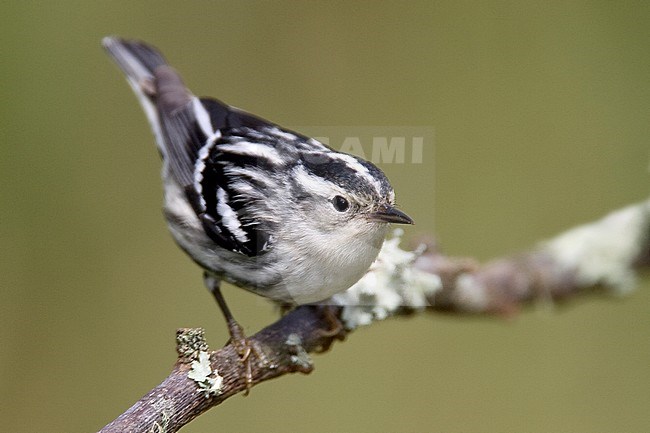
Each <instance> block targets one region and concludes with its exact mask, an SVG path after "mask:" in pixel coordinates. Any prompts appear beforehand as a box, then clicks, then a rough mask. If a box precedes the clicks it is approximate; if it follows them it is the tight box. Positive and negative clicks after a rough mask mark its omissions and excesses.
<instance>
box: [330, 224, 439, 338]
mask: <svg viewBox="0 0 650 433" xmlns="http://www.w3.org/2000/svg"><path fill="white" fill-rule="evenodd" d="M402 234H403V231H402V230H401V229H398V230H395V231H394V233H393V237H392V238H390V239H387V240H386V241H385V242H384V245H383V247H382V249H381V251H380V252H379V256H378V257H377V260H375V262H374V263H373V264H372V266H371V267H370V269H369V270H368V272H367V273H366V275H364V276H363V278H361V280H359V281H358V282H357V283H356V284H355V285H354V286H352V287H350V288H349V289H348V290H346V291H345V292H343V293H340V294H338V295H334V296H333V297H332V298H331V300H330V301H326V302H333V303H334V304H335V305H340V306H342V307H343V311H342V313H341V319H342V320H343V323H344V324H345V327H346V328H347V329H354V328H357V327H359V326H363V325H368V324H370V323H371V322H372V321H373V320H383V319H385V318H387V317H389V316H391V315H393V314H394V313H395V312H397V311H398V310H399V309H400V308H409V309H413V310H421V309H423V308H425V307H426V306H427V305H428V300H427V299H428V298H430V297H431V295H432V294H433V293H435V292H436V291H438V290H440V289H441V287H442V283H441V281H440V277H439V276H438V275H434V274H430V273H428V272H424V271H420V270H418V269H416V268H414V267H413V262H414V261H415V260H416V259H417V258H418V257H419V256H420V255H421V254H422V253H423V252H424V248H418V249H416V250H415V251H404V250H402V249H401V248H400V247H399V243H400V240H401V236H402Z"/></svg>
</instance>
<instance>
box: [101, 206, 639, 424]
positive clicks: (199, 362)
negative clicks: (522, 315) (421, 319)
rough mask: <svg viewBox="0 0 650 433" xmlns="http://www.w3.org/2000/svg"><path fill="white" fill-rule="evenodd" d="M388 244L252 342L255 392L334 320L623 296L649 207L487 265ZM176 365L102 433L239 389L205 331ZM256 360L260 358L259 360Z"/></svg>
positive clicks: (184, 333)
mask: <svg viewBox="0 0 650 433" xmlns="http://www.w3.org/2000/svg"><path fill="white" fill-rule="evenodd" d="M398 243H399V236H396V237H393V238H392V239H389V240H387V241H386V242H385V244H384V247H383V248H382V251H381V252H380V254H379V257H378V259H377V261H376V262H375V263H374V264H373V266H372V267H371V268H370V270H369V271H368V273H367V274H366V276H364V278H362V279H361V281H359V282H358V283H357V284H355V285H354V286H353V287H351V288H350V289H349V290H348V291H346V292H344V293H342V294H339V295H336V296H334V297H333V298H331V299H330V300H329V302H328V304H329V305H328V306H301V307H298V308H296V309H295V310H293V311H291V312H290V313H288V314H287V315H285V316H284V317H283V318H281V319H280V320H278V321H277V322H275V323H273V324H272V325H270V326H268V327H266V328H264V329H262V330H261V331H260V332H258V333H257V334H255V335H254V336H252V337H251V340H252V342H253V344H255V346H256V347H257V348H258V349H259V350H260V351H261V352H262V353H261V354H260V355H261V356H257V357H255V359H253V361H252V377H253V384H257V383H260V382H263V381H265V380H269V379H272V378H275V377H279V376H282V375H285V374H288V373H294V372H301V373H309V372H310V371H311V370H312V369H313V365H312V362H311V358H310V356H309V353H312V352H319V351H324V350H327V349H328V348H329V347H330V345H331V344H332V342H333V341H334V340H335V339H337V338H338V339H343V337H344V334H345V333H344V332H340V333H337V334H336V335H332V333H331V332H330V331H331V329H332V313H333V314H335V315H336V317H338V318H339V319H340V320H341V321H342V323H343V324H344V326H345V329H346V331H347V332H350V331H352V330H354V329H355V328H357V327H359V326H362V325H367V324H370V323H372V322H373V321H375V320H382V319H385V318H387V317H390V316H394V315H405V314H412V313H414V312H421V311H430V312H446V313H463V314H492V315H503V314H513V313H515V312H517V311H518V310H519V309H520V308H521V307H522V306H524V305H526V304H529V303H532V302H535V301H538V300H556V301H559V300H565V299H568V298H570V297H574V296H578V295H584V294H587V293H591V292H596V291H602V290H603V289H605V290H610V291H613V292H615V293H625V292H627V291H629V290H631V289H632V288H633V287H634V285H635V278H636V276H635V269H637V268H639V267H647V266H648V265H649V264H650V200H648V201H645V202H643V203H640V204H637V205H632V206H629V207H627V208H624V209H622V210H619V211H616V212H613V213H611V214H609V215H608V216H606V217H604V218H603V219H601V220H599V221H596V222H593V223H590V224H586V225H583V226H579V227H576V228H574V229H572V230H569V231H567V232H565V233H563V234H561V235H559V236H557V237H556V238H554V239H551V240H549V241H546V242H543V243H541V244H540V245H538V246H537V247H536V248H534V249H533V250H531V251H529V252H526V253H522V254H519V255H516V256H512V257H506V258H502V259H499V260H495V261H492V262H488V263H486V264H484V265H480V264H479V263H477V262H476V261H475V260H473V259H468V258H454V257H447V256H444V255H443V254H441V253H440V252H439V251H438V249H437V248H436V246H435V244H433V243H432V242H429V243H423V244H422V245H421V246H419V247H418V248H416V249H415V251H403V250H401V249H400V248H399V247H398ZM177 350H178V353H179V358H178V360H177V362H176V364H175V365H174V368H173V370H172V372H171V373H170V375H169V376H168V377H167V378H166V379H165V380H164V381H163V382H162V383H161V384H160V385H158V386H157V387H155V388H154V389H152V390H151V391H150V392H149V393H148V394H147V395H145V396H144V397H142V398H141V399H140V400H139V401H138V402H136V403H135V404H134V405H133V406H132V407H131V408H130V409H128V410H127V411H126V412H124V413H123V414H122V415H120V416H119V417H118V418H117V419H116V420H114V421H113V422H111V423H110V424H108V425H107V426H106V427H104V428H103V429H102V430H101V432H102V433H109V432H111V433H112V432H167V433H170V432H176V431H178V430H179V429H180V428H181V427H182V426H184V425H185V424H187V423H188V422H190V421H191V420H192V419H194V418H195V417H197V416H198V415H200V414H201V413H203V412H205V411H206V410H208V409H209V408H211V407H213V406H216V405H218V404H220V403H221V402H223V401H224V400H226V399H227V398H229V397H231V396H232V395H235V394H237V393H239V392H241V391H244V390H245V383H244V381H243V380H242V377H243V374H244V371H243V366H242V363H241V361H240V358H239V354H238V353H237V351H236V349H235V348H234V347H233V346H232V345H230V344H228V345H226V346H225V347H223V348H221V349H219V350H217V351H209V350H208V347H207V344H206V343H205V338H204V336H203V330H201V329H180V330H179V331H178V334H177ZM260 358H261V359H260Z"/></svg>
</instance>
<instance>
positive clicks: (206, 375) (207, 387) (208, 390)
mask: <svg viewBox="0 0 650 433" xmlns="http://www.w3.org/2000/svg"><path fill="white" fill-rule="evenodd" d="M187 377H188V378H190V379H192V380H193V381H194V382H196V385H197V386H198V387H199V389H198V390H197V392H202V393H203V395H204V396H205V398H210V397H213V396H215V395H219V394H220V392H221V385H222V384H223V377H221V376H220V375H219V373H218V372H217V371H216V370H214V371H213V370H212V367H211V366H210V354H209V353H208V352H203V351H202V352H199V356H198V359H197V360H195V361H192V369H191V370H190V372H189V373H187Z"/></svg>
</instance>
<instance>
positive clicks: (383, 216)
mask: <svg viewBox="0 0 650 433" xmlns="http://www.w3.org/2000/svg"><path fill="white" fill-rule="evenodd" d="M368 216H369V218H370V219H371V220H373V221H380V222H385V223H395V224H413V219H412V218H411V217H410V216H408V215H406V214H405V213H404V212H402V211H401V210H399V209H397V208H395V207H393V206H390V205H382V206H381V207H380V208H379V209H377V210H376V211H374V212H371V213H370V214H369V215H368Z"/></svg>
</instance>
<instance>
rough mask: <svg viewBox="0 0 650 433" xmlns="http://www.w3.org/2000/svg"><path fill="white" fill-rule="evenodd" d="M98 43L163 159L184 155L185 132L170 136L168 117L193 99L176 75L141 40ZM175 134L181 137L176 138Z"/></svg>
mask: <svg viewBox="0 0 650 433" xmlns="http://www.w3.org/2000/svg"><path fill="white" fill-rule="evenodd" d="M102 45H103V46H104V48H105V49H106V51H107V52H108V54H109V55H110V56H111V57H112V58H113V59H114V60H115V63H117V65H118V66H119V67H120V69H121V70H122V72H123V73H124V75H125V76H126V80H127V81H128V83H129V84H130V85H131V88H132V89H133V91H134V92H135V94H136V96H137V97H138V100H139V101H140V104H141V105H142V108H143V109H144V112H145V114H146V115H147V119H148V120H149V123H150V124H151V129H152V130H153V133H154V136H155V138H156V144H157V145H158V149H159V150H160V152H161V154H162V156H163V158H167V156H170V157H172V158H174V157H184V155H182V153H183V148H182V146H184V144H185V141H186V137H185V134H186V133H185V131H184V129H183V128H178V130H177V131H176V132H177V134H175V135H174V134H173V132H172V131H170V128H171V127H170V125H169V124H170V119H171V118H172V117H174V116H175V114H177V113H179V112H182V111H183V110H184V108H185V107H187V106H188V105H190V102H191V100H192V98H193V95H192V94H191V93H190V92H189V91H188V90H187V88H186V87H185V85H184V84H183V81H182V80H181V78H180V75H178V73H177V72H176V71H175V70H174V69H173V68H172V67H171V66H169V65H168V64H167V61H166V60H165V58H164V57H163V56H162V54H160V53H159V52H158V51H157V50H156V49H155V48H153V47H152V46H150V45H147V44H145V43H144V42H139V41H132V40H125V39H121V38H118V37H113V36H108V37H105V38H104V39H103V40H102ZM178 133H182V134H181V135H182V136H181V137H177V135H178ZM170 134H171V135H170ZM179 146H180V147H179ZM177 153H180V155H176V154H177ZM180 180H182V182H183V184H186V183H187V182H188V181H189V179H188V176H186V175H184V176H182V179H180Z"/></svg>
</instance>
